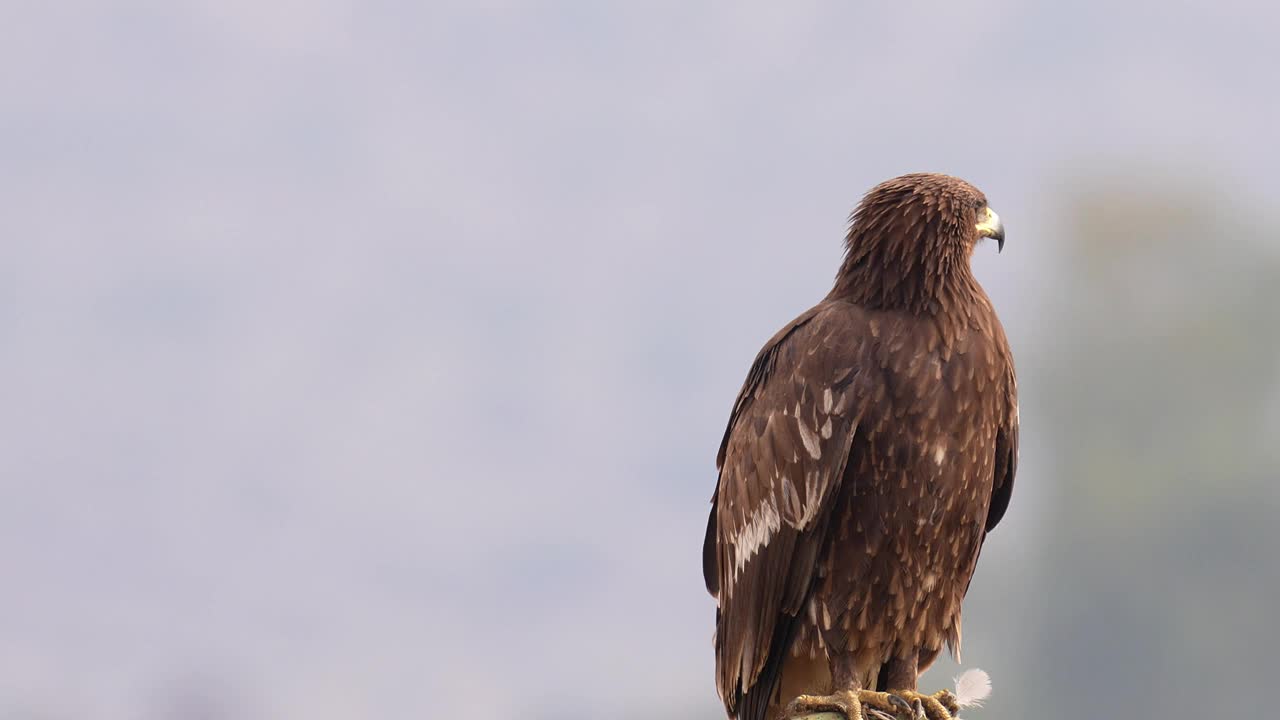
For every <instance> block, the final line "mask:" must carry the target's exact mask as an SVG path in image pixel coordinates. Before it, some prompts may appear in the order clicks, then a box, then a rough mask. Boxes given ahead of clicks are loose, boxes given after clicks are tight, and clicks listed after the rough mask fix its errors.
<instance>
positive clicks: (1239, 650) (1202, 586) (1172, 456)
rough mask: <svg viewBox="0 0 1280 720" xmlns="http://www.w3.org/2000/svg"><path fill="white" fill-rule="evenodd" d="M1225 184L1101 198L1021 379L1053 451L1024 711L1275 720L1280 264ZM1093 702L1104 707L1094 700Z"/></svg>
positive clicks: (1021, 702) (1084, 199) (1083, 194)
mask: <svg viewBox="0 0 1280 720" xmlns="http://www.w3.org/2000/svg"><path fill="white" fill-rule="evenodd" d="M1227 200H1228V199H1227V198H1223V197H1219V196H1217V195H1216V194H1215V193H1214V192H1213V191H1212V190H1211V189H1194V188H1192V189H1186V188H1177V187H1167V186H1166V187H1164V188H1156V189H1152V185H1151V184H1150V183H1144V182H1131V183H1127V184H1124V185H1107V184H1104V185H1094V186H1091V187H1088V188H1087V189H1082V190H1080V191H1079V192H1078V194H1077V195H1076V199H1075V201H1074V203H1073V204H1071V205H1070V206H1069V207H1068V208H1067V209H1068V212H1066V213H1065V214H1064V218H1065V222H1066V224H1065V226H1064V227H1066V228H1067V231H1066V238H1068V239H1069V240H1068V241H1067V242H1066V243H1065V244H1064V253H1063V257H1062V258H1061V260H1062V263H1061V266H1060V267H1059V268H1058V271H1059V272H1060V276H1059V277H1058V278H1057V284H1058V289H1057V291H1056V292H1055V294H1054V297H1052V298H1050V299H1049V302H1047V303H1046V306H1047V308H1049V310H1048V312H1047V314H1046V324H1047V325H1046V327H1045V329H1044V338H1045V340H1046V342H1045V343H1044V344H1042V345H1041V346H1040V347H1039V348H1038V352H1033V353H1032V355H1033V357H1026V358H1019V360H1020V363H1019V368H1020V370H1021V369H1022V367H1024V366H1025V365H1033V366H1034V370H1033V371H1032V372H1030V373H1026V374H1027V375H1030V376H1033V377H1035V378H1036V387H1034V388H1031V387H1026V386H1024V392H1023V393H1022V394H1023V397H1024V402H1031V401H1032V400H1030V399H1029V398H1034V402H1035V403H1036V404H1037V407H1038V412H1036V413H1034V418H1035V420H1034V421H1035V422H1037V423H1040V426H1039V427H1036V426H1030V427H1028V426H1027V425H1028V423H1027V422H1026V420H1027V419H1028V418H1027V416H1028V413H1025V412H1024V414H1023V415H1024V430H1023V432H1024V436H1026V435H1036V436H1039V437H1041V438H1043V445H1042V446H1043V447H1045V448H1047V449H1048V450H1049V451H1050V452H1051V453H1052V455H1053V457H1052V458H1050V459H1049V461H1048V462H1045V463H1043V464H1042V465H1043V466H1044V467H1053V468H1054V472H1055V473H1056V477H1055V478H1054V480H1056V482H1055V483H1054V488H1055V490H1054V493H1055V495H1054V497H1053V498H1052V499H1051V501H1050V502H1049V507H1050V511H1049V513H1048V514H1047V524H1048V526H1047V527H1046V528H1044V530H1045V538H1046V542H1045V547H1044V551H1043V557H1042V561H1041V562H1040V563H1038V564H1037V570H1036V574H1035V576H1034V577H1031V578H1027V580H1028V581H1029V582H1030V583H1032V584H1033V588H1034V590H1033V595H1032V596H1033V597H1040V598H1043V600H1044V602H1043V605H1042V606H1040V607H1039V608H1038V611H1039V612H1040V613H1042V617H1041V618H1040V621H1039V622H1038V623H1032V626H1033V627H1038V628H1039V629H1040V631H1039V632H1037V633H1035V634H1033V635H1031V636H1029V637H1028V638H1027V643H1028V647H1026V648H1024V649H1023V650H1024V651H1025V652H1026V653H1027V654H1028V656H1029V657H1034V658H1037V661H1036V662H1035V664H1034V665H1031V666H1027V667H1025V668H1024V669H1022V670H1020V671H1019V672H1020V673H1021V675H1022V677H1013V678H1011V677H1004V678H997V681H1000V680H1004V681H1005V683H1008V686H1012V687H1016V688H1017V689H1018V692H1016V702H1015V703H1014V704H1015V705H1017V706H1018V707H1015V708H1011V710H1012V712H1011V713H1010V714H1009V716H1010V717H1018V716H1031V715H1033V714H1034V715H1035V716H1037V717H1040V718H1044V719H1045V720H1049V719H1051V718H1068V717H1070V718H1073V719H1074V718H1076V717H1078V716H1079V715H1080V714H1081V712H1082V710H1083V711H1084V712H1088V713H1091V714H1092V713H1097V714H1100V715H1103V716H1107V717H1175V716H1176V717H1196V716H1210V715H1213V716H1217V715H1227V714H1232V713H1242V714H1243V713H1257V712H1259V711H1260V708H1259V707H1258V706H1257V705H1256V704H1255V703H1256V700H1257V698H1259V697H1260V696H1262V695H1263V694H1264V693H1265V690H1266V688H1265V682H1266V681H1267V680H1268V679H1269V678H1270V677H1272V676H1273V673H1272V672H1271V668H1272V666H1273V665H1272V663H1273V662H1274V660H1273V657H1272V654H1273V652H1274V650H1273V648H1274V647H1275V646H1276V645H1277V644H1280V625H1278V624H1277V623H1276V622H1275V618H1274V617H1273V614H1272V613H1273V612H1274V611H1275V609H1276V608H1277V607H1280V552H1278V551H1280V522H1277V515H1276V511H1277V510H1280V491H1278V490H1277V485H1276V482H1275V481H1276V479H1277V476H1278V475H1280V463H1278V462H1277V453H1276V438H1274V437H1272V436H1271V435H1272V433H1274V430H1275V428H1274V425H1273V424H1271V423H1269V422H1268V418H1269V417H1270V416H1271V415H1272V414H1273V413H1274V410H1275V408H1274V402H1275V397H1276V394H1275V389H1276V386H1277V385H1276V384H1277V368H1280V318H1278V317H1277V315H1276V311H1277V309H1278V308H1280V261H1278V259H1277V256H1276V254H1275V252H1274V247H1273V246H1271V245H1269V244H1268V243H1270V242H1271V241H1272V240H1273V239H1274V238H1275V236H1276V234H1277V233H1276V231H1275V229H1274V228H1270V229H1269V228H1264V227H1262V226H1260V224H1259V223H1257V222H1255V221H1253V220H1252V215H1251V213H1249V212H1247V211H1241V210H1240V209H1239V208H1232V207H1231V206H1230V205H1229V204H1228V202H1227ZM1082 705H1083V706H1084V707H1083V708H1082Z"/></svg>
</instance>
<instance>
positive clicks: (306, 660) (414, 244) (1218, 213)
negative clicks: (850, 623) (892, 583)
mask: <svg viewBox="0 0 1280 720" xmlns="http://www.w3.org/2000/svg"><path fill="white" fill-rule="evenodd" d="M1278 28H1280V10H1277V9H1276V8H1275V7H1274V6H1271V5H1267V4H1263V3H1257V2H1230V1H1228V2H1213V3H1209V2H1203V3H1176V4H1171V3H1156V2H1131V3H1112V2H1102V1H1101V0H1088V1H1085V2H1078V3H1070V4H1064V3H1038V4H1023V3H1016V2H1000V1H984V2H978V3H966V4H958V3H951V4H946V5H943V4H940V3H939V4H934V3H910V2H907V3H893V4H890V3H879V4H863V5H855V4H852V3H842V2H803V1H802V2H793V3H764V2H759V3H757V2H747V3H733V4H722V5H714V4H697V3H692V4H691V3H687V2H666V1H659V2H651V3H629V4H624V3H600V2H552V1H546V2H520V1H519V0H510V1H503V0H494V1H492V2H448V1H446V2H441V1H440V0H435V1H434V2H429V3H426V4H422V3H394V2H378V1H376V0H375V1H374V2H364V3H356V2H354V1H353V0H312V1H310V2H300V1H298V0H290V1H288V2H257V1H255V2H249V1H247V0H218V1H214V0H204V1H201V0H193V1H188V2H144V1H136V0H122V1H120V2H114V3H44V4H36V3H22V2H6V3H3V4H0V59H2V60H3V62H0V197H3V201H0V202H2V207H3V212H0V397H2V398H3V401H2V402H0V434H2V435H3V438H4V441H3V444H2V445H0V447H2V448H3V452H0V497H2V498H3V499H2V501H0V579H2V582H3V585H2V586H0V638H2V640H0V719H3V720H16V719H33V720H34V719H40V720H64V719H67V720H70V719H79V718H97V719H101V720H116V719H131V720H132V719H138V720H166V719H170V718H172V719H174V720H238V719H241V718H243V719H246V720H249V719H259V718H283V719H293V718H298V719H302V718H306V719H308V720H313V719H314V720H322V719H327V718H422V717H427V718H432V717H434V718H445V717H455V716H458V715H459V714H460V713H467V714H473V715H477V716H492V717H502V716H519V717H532V718H547V719H551V718H555V719H557V720H560V719H565V720H577V719H579V718H581V719H584V720H585V719H587V718H597V717H620V718H624V719H636V720H638V719H639V718H651V717H665V718H677V719H680V720H715V719H717V718H720V717H722V715H723V710H722V708H721V707H720V705H719V702H718V700H717V698H716V696H715V692H714V684H713V681H712V649H711V635H712V624H713V617H712V616H713V602H712V600H711V598H710V597H709V596H708V595H707V594H706V592H705V590H704V588H703V582H702V578H701V575H700V566H699V561H700V546H701V542H702V536H703V524H704V522H705V520H706V513H707V502H708V500H709V498H710V496H711V492H712V488H713V486H714V483H715V468H714V462H713V461H714V456H715V451H716V447H717V444H718V442H719V440H720V436H721V433H722V431H723V429H724V422H725V420H726V418H727V416H728V412H729V407H730V404H731V402H732V400H733V398H734V395H735V393H736V392H737V389H738V387H739V385H740V383H741V381H742V378H743V377H744V376H745V373H746V370H747V367H748V365H749V363H750V361H751V358H752V357H753V355H754V354H755V352H756V351H757V350H758V349H759V347H760V345H761V344H762V343H763V342H764V341H765V340H766V339H767V338H768V337H769V336H770V335H772V334H773V332H774V331H775V330H776V329H777V328H778V327H779V326H781V325H782V324H783V323H785V322H786V321H787V320H789V319H791V318H792V317H793V316H795V315H796V314H798V313H799V312H801V311H802V310H804V309H805V308H807V307H809V306H810V305H812V304H813V303H814V302H815V301H817V300H818V299H819V298H821V297H822V296H823V295H824V294H825V293H826V291H827V290H828V288H829V285H830V282H831V279H832V277H833V274H834V272H835V269H836V266H837V263H838V260H839V257H840V250H841V239H842V236H843V231H844V223H845V218H846V215H847V213H848V212H849V211H850V210H851V209H852V208H853V206H854V204H855V203H856V202H857V200H858V199H859V197H860V196H861V194H862V193H863V192H865V191H866V190H867V189H868V188H870V187H871V186H872V185H874V184H875V183H877V182H879V181H880V180H883V179H885V178H888V177H891V176H894V175H897V174H900V173H903V172H908V171H917V170H936V171H943V172H947V173H951V174H955V175H960V176H962V177H965V178H967V179H968V180H970V181H972V182H974V183H975V184H977V185H978V186H979V187H981V188H982V189H983V190H984V191H985V192H986V194H987V195H988V197H989V198H990V199H991V203H992V205H993V207H995V208H996V209H997V210H998V211H999V213H1000V214H1001V216H1002V218H1003V219H1004V221H1005V225H1006V227H1007V229H1008V234H1009V241H1008V244H1007V246H1006V248H1005V251H1004V253H1003V254H1002V255H999V256H997V255H996V253H995V248H994V247H991V246H984V247H981V248H979V251H978V253H977V255H976V257H975V260H974V263H975V266H976V270H977V273H978V275H979V277H980V279H981V280H982V282H983V283H984V285H985V286H986V288H987V290H988V292H989V294H990V295H991V296H992V298H993V300H994V302H995V304H996V307H997V308H998V310H999V312H1000V314H1001V317H1002V318H1003V320H1004V323H1005V326H1006V328H1007V331H1008V335H1009V338H1010V340H1011V342H1012V344H1013V347H1014V350H1015V353H1016V357H1017V362H1018V371H1019V377H1020V391H1021V406H1022V424H1023V425H1022V443H1023V446H1022V464H1021V469H1020V472H1019V475H1018V484H1017V490H1016V492H1015V493H1014V500H1013V506H1012V508H1011V511H1010V513H1009V515H1008V517H1007V519H1006V520H1005V522H1004V523H1003V524H1002V525H1001V526H1000V528H999V529H997V530H996V532H995V533H994V534H993V535H992V536H991V538H989V540H988V542H987V544H986V549H985V551H984V554H983V560H982V562H981V563H980V565H979V570H978V574H977V577H976V578H975V580H974V583H973V586H972V591H971V593H970V595H969V600H968V602H967V605H966V614H965V618H966V622H965V649H966V653H965V666H966V667H970V666H976V667H981V668H983V669H986V670H987V671H989V672H990V673H991V675H992V677H993V680H994V684H995V694H994V696H993V698H992V700H991V701H990V702H989V704H988V706H987V707H986V708H984V709H982V710H979V711H974V712H971V713H968V715H969V716H971V717H973V718H987V719H988V720H1002V719H1011V718H1028V717H1031V718H1039V719H1041V720H1053V719H1057V718H1062V719H1064V720H1065V719H1067V718H1077V717H1079V716H1081V715H1082V714H1083V715H1096V716H1103V717H1130V718H1147V717H1149V718H1155V717H1169V716H1179V717H1195V716H1197V715H1206V716H1207V715H1210V714H1212V715H1215V716H1216V715H1231V714H1251V715H1256V714H1258V707H1259V706H1258V703H1260V702H1261V701H1263V700H1269V699H1270V695H1271V692H1270V691H1271V689H1272V688H1274V682H1275V680H1276V677H1277V673H1276V668H1277V665H1276V661H1275V658H1274V649H1275V647H1276V646H1277V645H1280V624H1278V623H1277V622H1276V621H1275V619H1274V615H1273V612H1274V611H1275V609H1276V607H1277V606H1278V605H1280V522H1277V518H1276V513H1277V511H1278V510H1280V487H1277V483H1276V480H1277V476H1278V475H1280V442H1277V438H1278V436H1280V320H1278V319H1277V317H1276V310H1277V308H1278V307H1280V214H1278V213H1277V210H1276V205H1275V198H1276V197H1277V194H1278V193H1280V173H1277V172H1276V167H1277V164H1278V162H1280V139H1278V136H1277V132H1276V128H1277V127H1280V92H1278V91H1277V90H1276V88H1277V84H1276V82H1275V79H1274V71H1275V68H1276V67H1278V66H1280V47H1278V46H1277V45H1276V44H1275V43H1274V42H1273V40H1274V35H1275V33H1276V31H1277V29H1278ZM956 672H957V666H956V665H955V664H953V663H949V662H948V663H940V664H939V666H938V667H937V669H935V670H933V671H931V672H930V673H929V675H928V676H927V677H926V679H925V684H926V685H927V686H928V687H930V688H937V687H942V686H946V685H950V683H951V680H950V678H951V676H952V675H954V674H955V673H956Z"/></svg>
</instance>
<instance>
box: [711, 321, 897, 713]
mask: <svg viewBox="0 0 1280 720" xmlns="http://www.w3.org/2000/svg"><path fill="white" fill-rule="evenodd" d="M872 343H873V337H872V333H871V332H869V330H868V328H867V319H866V314H865V311H863V310H862V309H861V308H858V307H856V306H854V305H850V304H848V303H844V302H838V301H833V302H827V303H823V304H822V305H819V306H817V307H815V308H813V309H811V310H810V311H808V312H806V313H805V314H803V315H801V316H800V317H799V318H796V320H794V321H793V322H792V323H790V324H789V325H787V326H786V327H784V328H783V329H782V330H781V331H779V332H778V334H777V335H775V336H774V337H773V338H772V339H771V340H770V341H769V342H768V343H767V344H766V345H765V347H764V349H762V350H761V351H760V354H759V355H758V356H757V357H756V359H755V362H754V363H753V364H752V366H751V371H750V372H749V373H748V375H747V379H746V382H745V383H744V384H743V386H742V390H741V391H740V393H739V394H738V398H737V401H736V402H735V403H734V407H733V412H732V414H731V415H730V418H729V424H728V427H727V428H726V430H725V435H724V440H723V441H722V442H721V446H720V452H719V456H718V457H717V465H718V466H719V469H720V479H719V483H718V485H717V487H716V493H715V495H714V496H713V498H712V509H711V517H710V518H709V519H708V523H707V534H706V538H705V541H704V545H703V574H704V576H705V580H706V583H707V589H708V590H709V591H710V592H711V593H712V595H714V596H716V597H717V599H718V610H717V628H716V661H717V683H718V686H719V690H720V695H721V697H722V698H723V699H724V700H725V703H726V705H727V706H728V707H729V710H730V712H731V713H734V712H736V713H737V715H738V717H762V716H763V715H762V714H761V711H762V710H763V706H764V705H765V704H767V703H768V699H769V696H770V695H772V694H773V691H774V688H775V687H776V684H777V681H778V673H779V669H780V668H779V665H780V661H781V658H782V657H783V656H784V655H785V651H782V652H779V650H782V648H785V647H786V646H787V645H789V642H790V633H791V632H792V628H793V627H794V621H793V619H794V618H795V617H796V616H797V615H798V614H799V613H800V612H801V611H802V609H803V607H804V603H805V600H806V598H807V596H808V593H809V590H810V587H811V585H812V582H813V580H814V578H815V576H816V574H817V573H816V570H815V565H816V563H817V561H818V557H819V552H820V550H821V549H822V544H823V542H824V540H825V537H826V532H825V528H826V523H827V521H828V518H829V516H830V514H831V513H830V510H831V507H832V506H833V504H834V502H833V501H834V499H835V497H836V495H837V491H838V488H839V485H840V482H841V477H842V476H843V474H844V469H845V464H846V461H847V459H848V455H849V447H850V444H851V442H852V440H853V436H854V432H855V430H856V429H857V427H858V422H859V419H860V418H861V417H863V416H864V415H865V414H866V411H867V408H868V406H870V405H873V404H874V403H875V401H876V399H877V398H879V399H880V401H881V402H884V401H885V388H884V384H883V379H882V378H881V372H880V369H879V368H878V367H877V365H876V363H875V359H874V354H873V353H874V348H873V344H872ZM873 416H874V415H873Z"/></svg>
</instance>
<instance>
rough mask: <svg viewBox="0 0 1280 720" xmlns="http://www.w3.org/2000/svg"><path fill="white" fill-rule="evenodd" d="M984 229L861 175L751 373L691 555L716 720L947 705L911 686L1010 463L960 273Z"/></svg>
mask: <svg viewBox="0 0 1280 720" xmlns="http://www.w3.org/2000/svg"><path fill="white" fill-rule="evenodd" d="M984 237H990V238H995V239H996V241H997V242H998V243H999V248H1000V249H1003V247H1004V229H1003V227H1002V226H1001V224H1000V221H999V218H998V217H997V216H996V214H995V213H994V212H993V211H992V210H991V208H989V207H988V206H987V200H986V197H985V196H984V195H983V194H982V193H981V192H980V191H978V189H977V188H975V187H973V186H972V185H970V184H969V183H967V182H965V181H963V180H960V179H958V178H954V177H949V176H946V175H937V174H913V175H904V176H902V177H898V178H894V179H892V180H888V181H886V182H883V183H881V184H880V185H877V186H876V187H875V188H873V189H872V190H871V191H870V192H869V193H867V195H866V196H865V197H864V198H863V200H862V203H861V204H860V205H859V206H858V208H857V210H856V211H855V212H854V213H853V215H852V218H851V223H850V228H849V232H848V236H847V237H846V239H845V245H846V251H845V257H844V262H843V264H842V265H841V266H840V271H839V273H838V274H837V276H836V281H835V287H833V288H832V290H831V292H830V293H828V294H827V296H826V298H824V299H823V300H822V302H820V303H818V305H816V306H815V307H813V308H811V309H810V310H808V311H806V312H805V313H803V314H801V315H800V317H798V318H796V319H795V320H793V321H792V322H791V323H789V324H788V325H787V326H786V327H784V328H782V329H781V330H780V331H778V333H777V334H776V335H774V336H773V337H772V338H771V339H770V340H769V342H768V343H766V344H765V346H764V348H763V349H762V350H761V351H760V354H759V355H757V356H756V359H755V362H754V363H752V365H751V370H750V372H748V374H747V379H746V382H745V383H743V385H742V390H741V391H740V392H739V393H738V398H737V400H736V401H735V402H734V405H733V411H732V413H731V414H730V416H729V425H728V428H727V429H726V430H725V434H724V440H723V441H722V442H721V444H720V452H719V455H718V457H717V458H716V464H717V466H718V467H719V470H720V479H719V483H718V485H717V487H716V491H715V494H714V495H713V496H712V499H711V504H712V508H711V517H710V519H709V520H708V522H707V534H706V540H705V543H704V545H703V550H702V566H703V575H704V576H705V578H706V582H707V590H709V591H710V592H711V594H712V595H713V596H714V597H715V598H716V601H717V611H716V635H715V649H716V684H717V688H718V690H719V693H720V697H721V698H722V699H723V700H724V704H725V708H726V709H727V710H728V713H729V716H730V717H734V718H738V719H739V720H766V719H768V720H773V719H774V718H779V717H783V716H786V715H791V716H794V715H798V714H802V713H809V712H817V711H823V710H827V711H830V710H835V711H839V712H842V713H843V714H844V715H845V716H846V717H848V718H850V720H861V718H862V708H863V706H864V705H867V706H873V707H875V708H877V709H879V710H881V711H883V712H887V713H890V714H894V713H895V712H897V709H901V708H902V706H903V705H905V704H906V701H910V702H911V703H914V702H916V701H919V702H920V703H921V705H922V706H923V707H924V708H925V710H926V711H927V712H928V714H929V715H930V717H931V718H933V719H934V720H939V719H940V718H946V717H949V716H950V714H951V713H954V712H955V711H956V707H955V703H954V697H952V696H950V695H949V694H947V693H946V692H945V691H943V692H941V693H938V694H936V695H922V694H920V693H918V692H916V681H917V677H918V675H919V674H920V673H921V672H922V671H924V669H925V668H927V667H928V666H929V665H930V664H931V663H932V662H933V661H934V659H936V658H937V656H938V654H939V652H940V651H941V649H942V646H943V644H946V645H948V646H949V647H950V648H951V650H952V652H957V653H958V651H959V648H960V604H961V601H962V600H963V598H964V595H965V592H966V591H967V590H968V587H969V580H970V578H971V577H972V576H973V570H974V566H975V565H976V563H977V561H978V552H979V551H980V550H981V549H982V542H983V540H984V538H985V537H986V534H987V533H988V532H990V531H991V529H992V528H994V527H995V526H996V523H998V522H1000V518H1001V517H1002V516H1003V515H1004V512H1005V509H1006V508H1007V507H1008V505H1009V495H1010V491H1011V490H1012V489H1013V476H1014V471H1015V469H1016V466H1017V462H1018V404H1017V397H1016V394H1017V390H1016V386H1015V381H1014V371H1013V358H1012V356H1011V353H1010V350H1009V343H1008V341H1007V340H1006V339H1005V334H1004V329H1003V328H1002V327H1001V326H1000V321H999V320H998V319H997V318H996V314H995V311H994V310H993V309H992V306H991V301H990V300H989V299H988V298H987V295H986V293H984V292H983V290H982V287H981V286H979V285H978V281H977V280H976V279H975V278H974V276H973V272H972V270H971V269H970V266H969V259H970V256H971V255H972V253H973V250H974V247H975V245H976V244H977V242H978V241H979V239H981V238H984ZM887 691H891V692H887Z"/></svg>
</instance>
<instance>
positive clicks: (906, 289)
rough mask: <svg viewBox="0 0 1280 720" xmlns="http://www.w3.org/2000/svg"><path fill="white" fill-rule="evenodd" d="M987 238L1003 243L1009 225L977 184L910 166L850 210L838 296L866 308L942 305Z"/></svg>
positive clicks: (1000, 246) (962, 279) (965, 277)
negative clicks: (941, 298) (940, 297)
mask: <svg viewBox="0 0 1280 720" xmlns="http://www.w3.org/2000/svg"><path fill="white" fill-rule="evenodd" d="M983 238H993V239H994V240H995V241H996V245H997V251H999V250H1003V249H1004V226H1003V225H1002V224H1001V222H1000V217H999V216H998V215H996V213H995V211H994V210H992V209H991V207H990V206H989V205H988V204H987V196H986V195H984V194H983V193H982V191H981V190H979V189H978V188H976V187H974V186H973V185H971V184H969V183H968V182H965V181H964V180H961V179H960V178H957V177H952V176H950V175H942V174H939V173H912V174H909V175H902V176H900V177H896V178H893V179H892V180H886V181H884V182H882V183H880V184H879V185H876V186H875V187H873V188H871V191H870V192H868V193H867V194H866V195H865V196H864V197H863V198H862V202H861V203H859V204H858V207H857V209H856V210H854V211H853V214H852V215H851V216H850V221H849V233H848V235H847V236H846V237H845V260H844V263H843V264H842V266H841V268H840V273H839V275H838V276H837V278H836V287H835V288H834V289H833V290H832V294H833V295H841V296H846V297H848V298H849V299H851V300H853V301H855V302H858V303H859V304H862V305H865V306H868V307H899V308H903V309H910V310H915V311H919V310H922V309H928V308H932V307H936V305H937V303H936V300H937V296H938V294H939V293H940V292H944V291H945V290H946V289H947V287H948V286H952V285H955V284H956V283H965V282H967V281H968V280H969V279H970V276H969V275H968V273H969V257H970V256H971V255H972V254H973V250H974V248H975V247H976V246H977V244H978V242H979V241H980V240H982V239H983Z"/></svg>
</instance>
